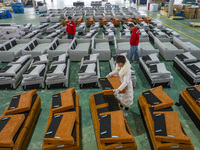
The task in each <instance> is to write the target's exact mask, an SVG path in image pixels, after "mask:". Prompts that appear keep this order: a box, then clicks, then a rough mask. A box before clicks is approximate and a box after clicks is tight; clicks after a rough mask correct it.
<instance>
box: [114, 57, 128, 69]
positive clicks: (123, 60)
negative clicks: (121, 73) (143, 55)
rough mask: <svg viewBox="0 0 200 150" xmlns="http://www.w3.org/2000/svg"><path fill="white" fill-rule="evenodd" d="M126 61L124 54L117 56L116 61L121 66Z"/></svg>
mask: <svg viewBox="0 0 200 150" xmlns="http://www.w3.org/2000/svg"><path fill="white" fill-rule="evenodd" d="M125 62H126V58H125V56H124V55H118V56H117V57H116V63H117V65H118V66H119V67H123V66H124V64H125Z"/></svg>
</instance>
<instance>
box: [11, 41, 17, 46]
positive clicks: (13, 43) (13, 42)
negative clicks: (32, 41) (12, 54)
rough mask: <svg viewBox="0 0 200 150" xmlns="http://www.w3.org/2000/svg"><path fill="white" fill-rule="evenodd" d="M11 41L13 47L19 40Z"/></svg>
mask: <svg viewBox="0 0 200 150" xmlns="http://www.w3.org/2000/svg"><path fill="white" fill-rule="evenodd" d="M10 43H11V44H12V47H14V46H16V45H17V41H16V40H15V39H12V40H11V41H10Z"/></svg>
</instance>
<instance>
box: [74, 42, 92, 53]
mask: <svg viewBox="0 0 200 150" xmlns="http://www.w3.org/2000/svg"><path fill="white" fill-rule="evenodd" d="M89 47H90V43H79V44H78V45H77V46H76V48H75V50H78V51H87V50H88V49H89Z"/></svg>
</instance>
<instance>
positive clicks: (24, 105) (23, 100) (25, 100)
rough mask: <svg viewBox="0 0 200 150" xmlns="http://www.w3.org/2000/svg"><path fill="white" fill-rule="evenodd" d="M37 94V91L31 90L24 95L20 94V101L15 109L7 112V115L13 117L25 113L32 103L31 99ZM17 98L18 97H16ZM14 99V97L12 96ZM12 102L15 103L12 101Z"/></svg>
mask: <svg viewBox="0 0 200 150" xmlns="http://www.w3.org/2000/svg"><path fill="white" fill-rule="evenodd" d="M36 93H37V90H31V91H28V92H26V93H24V94H20V99H19V103H18V106H17V108H13V109H10V110H7V112H6V113H7V114H8V115H13V114H17V113H21V112H25V111H29V110H30V108H31V103H32V97H33V95H35V94H36ZM16 96H18V95H16ZM14 97H15V96H14ZM12 101H15V100H14V99H13V100H12Z"/></svg>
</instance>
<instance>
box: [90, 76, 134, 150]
mask: <svg viewBox="0 0 200 150" xmlns="http://www.w3.org/2000/svg"><path fill="white" fill-rule="evenodd" d="M106 79H107V78H100V79H99V80H100V81H102V82H104V83H106V84H110V85H111V86H113V88H115V86H116V82H115V81H118V82H117V84H118V83H120V81H119V78H118V79H117V77H114V78H109V79H107V80H106ZM112 80H113V81H114V82H113V81H112ZM102 85H103V84H102ZM102 87H103V89H104V87H107V86H102ZM112 91H113V89H108V90H107V89H105V90H104V92H100V93H96V94H92V95H91V96H90V99H89V103H90V110H91V114H92V119H93V124H94V131H95V134H96V140H97V145H98V149H99V150H105V149H106V150H116V149H126V150H136V149H137V145H136V143H135V140H134V137H133V135H132V133H131V130H130V129H129V126H128V124H127V121H126V119H125V118H124V115H123V112H122V110H120V108H119V105H118V102H117V99H116V98H115V96H114V95H113V93H112ZM122 92H125V91H122Z"/></svg>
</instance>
